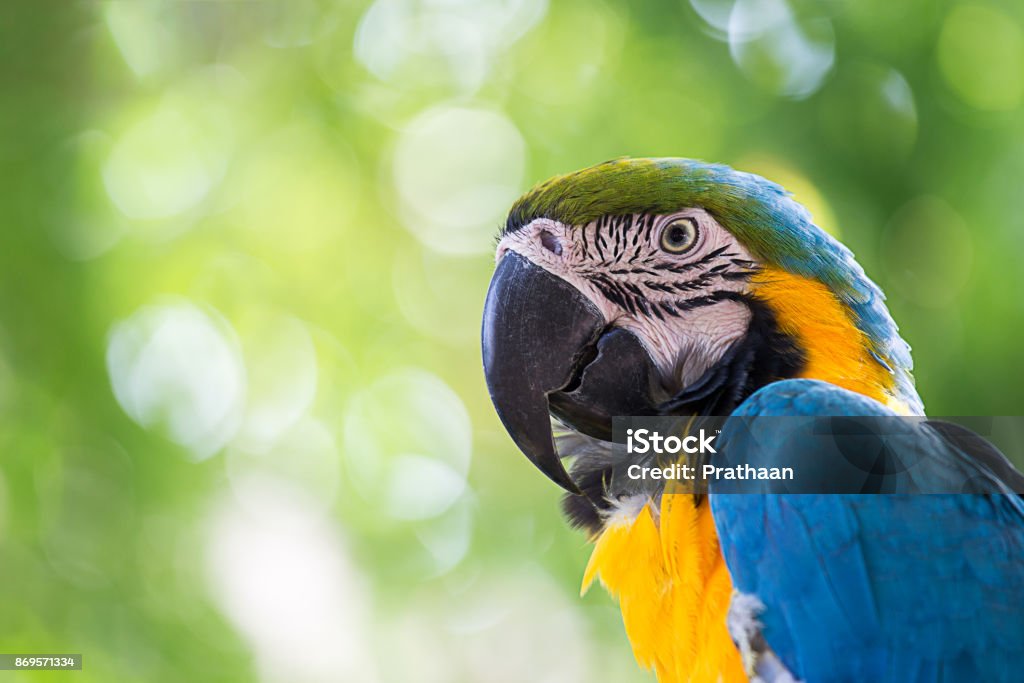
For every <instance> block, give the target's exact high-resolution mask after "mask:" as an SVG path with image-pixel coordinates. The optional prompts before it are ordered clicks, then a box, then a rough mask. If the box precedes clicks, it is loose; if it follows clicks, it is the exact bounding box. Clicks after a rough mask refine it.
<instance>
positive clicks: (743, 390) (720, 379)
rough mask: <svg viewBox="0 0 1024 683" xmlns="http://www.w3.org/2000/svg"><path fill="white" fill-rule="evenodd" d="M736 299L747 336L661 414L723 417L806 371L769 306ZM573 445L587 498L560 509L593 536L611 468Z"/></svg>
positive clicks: (571, 499) (570, 498)
mask: <svg viewBox="0 0 1024 683" xmlns="http://www.w3.org/2000/svg"><path fill="white" fill-rule="evenodd" d="M739 298H740V299H741V300H742V301H743V302H744V303H746V305H747V306H748V307H749V308H750V312H751V316H750V325H749V327H748V328H747V333H746V334H745V335H744V336H743V337H742V338H741V339H739V340H738V341H737V342H736V343H734V344H733V345H732V346H731V347H729V349H728V350H727V351H726V352H725V354H724V355H723V356H722V358H721V360H719V362H718V363H716V364H715V365H713V366H712V367H710V368H708V370H707V371H706V372H705V373H704V374H703V375H702V376H701V377H700V378H699V379H698V380H697V381H695V382H693V383H692V384H690V385H689V386H687V387H685V388H684V389H683V390H682V391H680V392H679V393H678V394H676V395H675V396H673V397H672V398H670V399H669V400H667V401H665V402H664V403H663V404H661V405H660V406H659V407H658V409H659V413H660V414H661V415H668V416H690V415H697V416H720V417H724V416H727V415H730V414H731V413H732V412H733V411H734V410H735V409H736V408H737V407H738V406H739V405H740V404H741V403H743V401H745V400H746V399H747V397H749V396H750V395H751V394H753V393H754V392H755V391H757V390H758V389H760V388H761V387H763V386H765V385H767V384H770V383H772V382H777V381H779V380H783V379H791V378H793V377H796V376H797V375H798V374H799V373H800V371H801V370H802V369H803V368H804V365H805V364H806V357H805V354H804V352H803V350H802V349H801V348H800V347H799V346H798V345H797V343H796V340H795V339H794V338H793V337H791V336H790V335H788V334H786V333H785V332H783V331H782V330H780V329H779V326H778V322H777V320H776V318H775V315H774V313H772V311H771V309H770V308H769V307H768V305H767V304H765V303H764V302H763V301H760V300H758V299H757V298H755V297H752V296H749V295H739ZM567 438H568V439H570V440H571V439H572V438H573V437H571V436H570V437H567ZM577 446H578V449H577V450H578V452H579V453H580V454H579V455H578V456H577V457H576V460H575V462H574V463H573V466H572V470H571V474H572V477H573V479H574V480H575V481H576V483H577V485H578V486H579V487H580V489H581V490H582V491H583V492H584V494H585V495H582V496H581V495H575V494H568V495H566V496H565V497H564V498H563V500H562V510H563V512H564V513H565V515H566V516H567V517H568V519H569V522H570V523H571V524H572V525H573V527H576V528H582V529H585V530H586V531H587V532H589V533H592V534H593V533H597V532H599V531H600V530H601V528H602V526H603V524H604V513H606V512H607V511H609V510H610V509H611V507H612V504H611V503H609V502H608V498H609V494H610V493H612V492H609V491H608V490H607V482H609V481H610V479H611V473H612V465H611V463H609V462H608V461H607V458H602V457H600V456H599V455H598V454H597V451H598V450H599V449H596V448H590V449H588V448H587V447H586V446H585V445H579V444H577ZM588 450H589V451H591V452H590V453H588Z"/></svg>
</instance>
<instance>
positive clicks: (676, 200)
mask: <svg viewBox="0 0 1024 683" xmlns="http://www.w3.org/2000/svg"><path fill="white" fill-rule="evenodd" d="M687 207H689V208H695V209H698V210H700V211H703V212H706V213H707V214H708V215H709V216H710V217H711V220H713V221H715V222H716V223H717V224H718V225H720V226H721V227H723V228H724V229H725V230H726V231H728V232H729V233H731V235H732V236H734V238H735V240H736V241H737V242H738V243H739V244H740V245H742V246H743V247H745V248H746V249H747V250H748V251H749V253H750V254H751V255H753V257H754V258H755V259H756V260H757V261H758V264H759V267H758V268H757V271H756V273H755V274H752V275H751V276H750V277H749V278H748V279H747V280H746V281H745V284H744V287H745V289H744V290H743V291H742V293H741V295H742V297H741V298H743V300H744V301H745V302H747V303H748V304H749V305H751V306H763V307H765V308H766V309H767V310H768V311H769V313H770V316H771V322H772V325H773V329H775V330H777V331H778V332H779V333H780V334H782V335H784V336H785V337H786V338H787V339H789V340H791V341H792V343H793V345H794V346H796V347H797V348H798V349H799V355H800V362H799V365H798V369H796V370H795V371H793V372H792V373H791V374H790V375H787V376H779V377H775V378H773V379H774V380H775V381H769V382H767V383H766V385H765V386H761V387H748V388H750V389H759V390H757V391H753V392H752V395H749V394H750V393H751V392H748V393H747V395H744V396H742V398H743V400H742V402H741V403H740V404H739V405H738V407H736V408H735V413H734V414H736V415H744V416H750V415H758V414H763V415H786V414H804V415H806V414H822V415H825V414H836V415H845V414H851V415H856V414H886V415H896V414H903V415H921V414H923V413H924V408H923V405H922V402H921V400H920V398H919V397H918V395H917V392H916V391H915V389H914V386H913V380H912V377H911V368H912V366H911V357H910V350H909V347H908V345H907V344H906V343H905V342H904V341H903V339H902V338H901V337H900V336H899V334H898V331H897V327H896V324H895V323H894V322H893V320H892V318H891V316H890V315H889V312H888V310H887V308H886V306H885V303H884V296H883V294H882V292H881V290H880V289H879V288H878V287H877V286H876V285H875V284H874V283H873V282H871V280H870V279H868V277H867V276H866V275H865V274H864V271H863V269H862V268H861V267H860V265H859V264H858V263H857V262H856V261H855V260H854V258H853V255H852V254H851V253H850V251H849V250H848V249H847V248H846V247H844V246H843V245H842V244H840V243H839V242H838V241H836V240H835V239H833V238H832V237H831V236H829V235H828V234H826V233H825V232H824V231H823V230H821V229H820V228H818V227H817V226H816V225H815V224H814V223H813V221H812V219H811V217H810V216H809V214H808V213H807V211H806V210H805V209H804V208H803V207H802V206H801V205H800V204H798V203H797V202H796V201H794V200H793V199H792V198H791V197H790V196H789V195H788V194H787V193H786V192H785V191H784V190H783V189H782V188H781V187H779V186H778V185H776V184H775V183H772V182H770V181H768V180H765V179H763V178H760V177H758V176H755V175H752V174H748V173H742V172H738V171H734V170H733V169H731V168H729V167H727V166H723V165H718V164H706V163H702V162H698V161H693V160H688V159H668V158H665V159H619V160H615V161H610V162H606V163H604V164H600V165H597V166H594V167H592V168H589V169H585V170H582V171H578V172H576V173H571V174H568V175H564V176H559V177H557V178H553V179H551V180H549V181H547V182H545V183H542V184H540V185H538V186H537V187H536V188H534V189H533V190H531V191H530V192H529V193H527V194H526V195H525V196H524V197H523V198H521V199H520V200H519V201H518V202H517V203H516V204H515V205H514V206H513V208H512V211H511V212H510V214H509V219H508V224H507V226H506V229H505V235H506V236H507V235H520V234H523V231H524V230H526V231H528V229H529V228H530V226H536V225H537V221H541V223H542V224H543V226H545V227H543V230H545V231H548V232H550V231H553V230H554V231H557V230H560V229H561V227H559V226H563V227H564V228H565V230H564V232H563V233H558V234H562V235H564V237H563V238H561V239H564V240H565V241H566V242H567V243H569V244H567V245H566V248H568V247H569V246H570V245H571V243H572V240H573V238H574V236H576V235H581V236H584V237H585V235H586V234H587V233H586V230H587V229H588V228H585V226H594V225H596V226H597V228H595V229H601V228H602V226H604V225H607V223H606V222H602V221H601V219H602V217H607V216H629V215H640V216H662V215H666V214H672V213H673V212H678V211H680V210H681V209H684V208H687ZM595 221H596V224H595ZM639 223H640V224H642V223H643V221H639ZM627 224H628V221H627ZM551 226H554V227H551ZM549 237H550V235H549ZM624 241H625V240H624ZM561 248H562V247H561V246H560V247H559V251H561ZM522 253H523V254H525V255H526V256H530V255H531V254H532V253H533V252H531V251H529V249H528V248H524V249H523V250H522ZM637 253H638V254H639V251H638V252H637ZM537 260H538V261H542V260H543V259H541V258H538V259H537ZM548 267H549V268H551V272H554V273H556V274H558V275H559V277H561V278H562V279H566V280H568V281H570V282H575V280H574V279H573V276H572V275H571V274H570V275H566V274H565V271H564V270H558V269H557V268H554V267H551V266H548ZM588 267H589V266H588ZM649 272H653V271H650V269H649ZM588 296H589V297H590V298H591V300H593V297H594V295H593V294H589V295H588ZM602 303H603V302H598V304H599V305H598V308H601V305H600V304H602ZM602 310H603V311H604V310H606V309H602ZM603 315H604V318H603V321H604V323H605V324H606V325H609V326H614V325H617V324H619V323H618V322H617V320H618V319H616V318H614V316H610V315H609V314H608V313H607V312H604V313H603ZM683 318H684V319H683V320H682V321H681V322H679V323H674V324H678V325H680V326H682V325H685V324H686V320H685V316H683ZM634 327H636V325H634ZM641 327H642V326H641ZM679 329H681V328H679ZM486 337H487V326H486V323H485V360H486V353H487V349H486V347H487V341H486ZM647 343H648V342H647V341H646V340H644V344H647ZM576 381H578V379H577V380H576ZM552 389H558V387H552ZM492 395H495V396H496V400H495V402H496V405H499V404H500V403H501V401H500V400H499V399H498V398H497V393H496V391H495V387H494V386H493V385H492ZM499 407H500V406H499ZM503 419H504V418H503ZM510 422H514V420H510V421H509V422H506V424H507V425H508V424H510ZM776 424H780V425H781V424H785V423H784V422H780V423H776ZM779 428H781V427H779ZM510 431H513V428H512V427H510ZM728 432H729V429H728V427H726V428H725V430H724V433H723V439H725V438H726V437H727V436H728ZM775 436H777V437H778V438H779V440H780V441H784V440H785V439H784V436H785V435H782V434H779V435H775ZM942 448H943V449H947V450H948V452H947V451H946V450H942V451H941V453H940V454H939V455H938V456H937V457H940V458H957V462H958V463H959V462H961V461H963V462H966V463H967V464H966V465H963V466H964V467H965V468H967V469H966V470H965V472H967V474H972V473H973V474H977V473H978V472H983V471H984V470H985V468H984V466H983V465H979V464H976V463H973V462H972V461H971V459H970V457H969V454H964V453H963V452H960V451H958V450H957V448H956V447H955V446H954V445H952V444H948V443H947V444H945V445H943V446H942ZM940 450H941V449H940ZM958 466H959V465H958ZM971 468H976V469H977V472H975V471H974V470H972V469H971ZM983 474H984V472H983ZM985 476H991V473H987V474H985ZM611 510H612V512H610V513H609V512H606V514H605V515H604V516H603V517H602V524H601V525H600V527H599V528H596V529H594V530H592V532H593V542H594V551H593V554H592V557H591V560H590V563H589V565H588V567H587V569H586V572H585V576H584V590H586V589H587V588H588V587H589V585H590V584H591V583H592V581H594V580H595V579H597V580H600V582H601V583H602V584H603V585H604V586H605V587H606V588H607V589H608V590H609V592H610V593H611V594H612V595H613V596H614V597H615V598H616V599H617V600H618V601H619V604H620V606H621V609H622V614H623V619H624V622H625V625H626V630H627V633H628V634H629V637H630V640H631V642H632V644H633V649H634V653H635V655H636V657H637V659H638V661H639V662H640V663H641V664H642V665H644V666H645V667H649V668H653V669H654V670H655V671H656V672H657V674H658V678H659V680H660V681H662V682H663V683H670V682H676V681H718V680H725V681H732V680H741V679H742V678H744V669H745V668H746V669H748V670H749V669H750V668H751V665H752V663H751V662H750V661H746V662H744V660H743V658H742V657H741V655H740V653H739V652H738V650H737V648H736V647H735V646H734V643H733V637H732V636H731V635H730V633H729V631H728V630H727V628H726V619H727V616H728V615H727V613H728V610H729V603H730V599H731V597H732V595H733V592H734V589H737V590H739V591H740V592H742V593H744V594H749V595H751V596H754V597H755V598H756V600H759V601H760V603H762V604H763V608H764V609H763V613H761V614H760V616H759V618H760V619H761V621H762V622H763V625H764V634H763V635H764V637H765V638H766V639H767V641H768V645H769V648H770V650H771V651H772V652H773V653H774V655H776V656H777V657H778V658H779V660H781V663H782V664H783V665H784V666H785V668H786V669H788V671H789V672H791V673H792V675H793V676H795V677H797V678H799V679H802V680H806V681H833V680H834V681H873V680H892V681H922V683H923V682H924V681H950V680H952V681H961V680H964V681H966V680H988V681H1010V680H1020V679H1022V678H1024V675H1019V674H1018V673H1017V668H1018V665H1017V663H1016V662H1017V659H1018V658H1019V656H1020V655H1021V654H1024V616H1021V615H1019V614H1018V613H1017V612H1016V610H1013V609H1008V608H1007V605H1008V604H1009V605H1013V606H1024V566H1022V565H1021V562H1022V561H1024V507H1022V505H1021V503H1020V501H1019V500H1018V499H1017V498H1016V497H1011V496H995V497H983V496H978V495H965V496H916V497H907V498H897V497H891V496H874V497H867V496H866V497H856V496H855V497H840V496H824V495H815V496H767V497H764V496H750V495H747V496H743V495H716V493H715V491H714V490H712V492H711V495H710V505H709V504H707V501H702V500H700V499H699V498H695V497H694V496H692V495H690V494H687V493H676V492H673V490H672V489H671V488H668V489H665V490H664V491H662V492H660V493H659V495H652V496H650V497H649V499H641V500H640V503H639V504H637V505H634V506H633V507H632V508H628V507H625V508H624V507H615V506H612V507H611ZM999 591H1002V593H1001V594H1000V593H999ZM745 665H746V666H745Z"/></svg>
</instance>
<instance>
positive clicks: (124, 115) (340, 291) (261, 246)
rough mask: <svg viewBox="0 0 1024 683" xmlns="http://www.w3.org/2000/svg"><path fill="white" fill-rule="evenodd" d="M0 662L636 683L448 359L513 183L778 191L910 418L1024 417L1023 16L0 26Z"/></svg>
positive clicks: (329, 8) (57, 11)
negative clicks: (887, 325)
mask: <svg viewBox="0 0 1024 683" xmlns="http://www.w3.org/2000/svg"><path fill="white" fill-rule="evenodd" d="M0 26H2V28H0V30H2V34H0V74H2V81H0V92H2V101H0V130H2V132H3V141H2V144H0V179H2V181H3V185H2V189H0V215H2V217H3V223H4V224H3V227H2V230H0V278H2V287H0V410H2V415H3V419H2V422H0V652H9V653H16V652H47V651H49V652H81V653H84V655H85V670H84V671H82V672H80V673H75V674H69V673H54V674H34V675H30V674H20V675H15V674H12V673H2V674H0V677H2V678H3V680H36V679H38V680H65V679H73V680H76V681H83V682H84V681H103V682H108V681H122V680H144V681H182V680H189V681H224V680H253V679H258V680H262V681H282V682H299V683H301V682H304V681H356V682H360V683H361V682H364V681H365V682H368V683H373V682H376V681H382V682H383V681H395V682H404V681H423V682H427V683H433V682H438V683H447V682H449V681H453V682H461V681H466V682H483V683H490V682H494V683H506V682H507V683H521V682H523V681H544V682H546V681H551V682H554V681H559V682H561V681H566V682H569V683H572V682H575V681H580V682H582V681H647V680H650V679H649V677H648V676H646V675H645V674H642V673H640V672H638V671H637V670H636V668H635V666H634V664H633V662H632V659H631V656H630V654H629V651H628V646H627V644H626V642H625V638H624V636H623V634H622V629H621V626H620V623H619V617H618V614H617V611H616V609H615V607H614V606H613V605H612V604H611V602H610V600H609V599H608V598H607V597H606V596H605V595H604V594H603V593H602V592H601V591H600V590H595V591H592V592H591V594H589V595H588V596H587V597H586V598H584V599H582V600H580V599H579V598H578V597H577V595H576V594H577V591H578V587H579V579H580V576H581V574H582V569H583V566H584V564H585V562H586V558H587V555H588V550H587V546H586V543H585V541H584V538H583V537H582V536H581V535H580V534H578V533H574V532H572V531H570V530H568V529H567V528H566V525H565V524H564V522H563V521H562V520H561V519H560V516H559V514H558V512H557V509H556V505H557V498H558V494H557V491H556V489H555V487H554V486H552V485H550V484H549V483H548V482H546V481H545V480H544V479H543V478H542V477H541V476H540V475H539V474H537V473H536V472H535V471H534V470H533V469H532V468H531V467H530V466H529V464H528V463H527V461H526V460H525V459H524V458H522V457H521V456H519V455H518V453H517V452H515V450H514V448H513V447H512V446H511V445H510V443H509V441H508V439H507V437H506V436H505V435H504V433H503V431H502V430H501V427H500V425H499V423H498V422H497V420H496V418H495V416H494V414H493V412H492V409H491V407H490V404H489V401H488V399H487V395H486V392H485V389H484V385H483V379H482V376H481V369H480V362H479V356H478V329H479V315H480V310H481V306H482V301H483V296H484V292H485V289H486V286H487V282H488V278H489V273H490V271H491V268H492V261H491V253H492V250H493V246H494V235H495V234H496V232H497V229H498V226H499V225H500V223H501V220H502V217H503V213H504V212H505V211H506V210H507V209H508V207H509V205H510V204H511V202H512V201H513V199H514V198H515V197H516V196H517V195H518V194H519V193H520V192H522V191H523V190H525V189H526V188H527V187H528V186H529V185H531V184H532V183H534V182H536V181H538V180H541V179H543V178H545V177H547V176H549V175H552V174H555V173H561V172H566V171H569V170H573V169H576V168H579V167H582V166H585V165H589V164H592V163H595V162H599V161H602V160H605V159H608V158H611V157H615V156H620V155H626V154H629V155H673V156H691V157H699V158H703V159H708V160H715V161H723V162H727V163H731V164H733V165H736V166H738V167H740V168H742V169H744V170H751V171H756V172H760V173H762V174H764V175H767V176H769V177H771V178H773V179H775V180H778V181H780V182H782V183H783V184H785V185H786V186H787V187H789V188H790V189H791V190H793V191H794V192H795V194H796V195H797V197H798V199H800V200H802V201H804V202H805V203H806V204H807V205H808V206H809V207H810V208H811V210H812V212H813V213H814V215H815V216H816V218H817V219H818V221H819V223H820V224H821V225H823V227H825V228H827V229H828V230H830V231H832V232H833V233H835V234H837V235H839V236H840V237H841V238H842V239H843V240H844V241H845V242H846V243H847V244H848V245H850V246H851V247H852V248H853V249H854V251H855V252H856V253H857V254H858V256H859V258H860V260H861V262H862V263H863V264H864V266H865V268H866V269H867V271H868V273H869V274H870V275H872V276H873V277H874V278H875V279H876V280H877V281H878V282H879V283H880V284H881V285H882V286H883V287H884V288H885V289H886V291H887V293H888V294H889V299H890V302H891V305H892V310H893V313H894V315H895V317H896V319H897V320H898V321H899V323H900V324H901V326H902V329H903V331H904V333H905V335H906V337H907V339H908V340H909V341H910V343H911V344H912V345H913V347H914V349H915V359H916V361H917V365H918V370H917V373H916V374H917V377H918V383H919V387H920V389H921V392H922V395H923V396H924V399H925V402H926V404H927V406H928V408H929V411H930V412H931V413H932V414H936V415H942V414H986V413H988V414H1019V413H1021V412H1022V406H1024V385H1022V382H1021V380H1022V371H1021V367H1022V366H1021V362H1020V346H1021V341H1020V339H1019V336H1020V334H1021V331H1022V330H1024V306H1022V303H1021V301H1022V299H1024V269H1022V268H1021V265H1020V264H1021V256H1020V253H1021V248H1022V245H1024V192H1022V187H1021V185H1022V180H1024V115H1022V99H1024V10H1022V7H1021V4H1020V3H1019V2H1018V1H1016V0H1004V1H1002V2H1000V1H998V0H990V1H987V2H984V1H978V2H962V3H960V2H933V1H930V0H929V1H926V0H909V1H899V2H894V1H893V0H857V1H856V2H853V1H850V2H831V3H810V2H800V1H796V0H794V1H791V2H788V3H787V0H690V2H689V3H687V2H686V1H684V0H677V1H676V2H642V3H641V2H634V3H626V2H620V3H602V2H596V1H594V0H566V1H562V0H557V1H555V0H477V1H471V0H376V2H373V3H372V4H371V3H369V2H366V1H364V0H351V1H346V0H342V1H339V2H327V1H315V0H292V1H290V2H287V3H286V2H280V3H276V2H259V3H257V2H226V3H217V2H168V3H152V2H145V1H144V0H131V1H125V2H109V3H93V2H66V3H50V4H46V3H38V2H31V1H28V0H6V1H5V2H4V3H3V5H2V7H0Z"/></svg>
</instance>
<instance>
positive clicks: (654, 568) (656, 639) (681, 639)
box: [583, 493, 746, 683]
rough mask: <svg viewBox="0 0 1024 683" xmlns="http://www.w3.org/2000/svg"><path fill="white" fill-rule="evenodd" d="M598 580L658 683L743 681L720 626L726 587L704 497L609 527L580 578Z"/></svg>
mask: <svg viewBox="0 0 1024 683" xmlns="http://www.w3.org/2000/svg"><path fill="white" fill-rule="evenodd" d="M595 578H598V579H599V580H600V581H601V584H602V585H603V586H604V587H605V588H606V589H607V590H608V592H609V593H610V594H611V595H612V597H614V598H615V599H617V600H618V601H619V607H620V609H621V610H622V620H623V622H624V624H625V627H626V633H627V634H628V635H629V640H630V643H631V644H632V646H633V654H634V655H635V656H636V659H637V661H638V662H639V663H640V665H641V666H643V667H644V668H647V669H654V671H655V672H656V673H657V674H658V680H659V681H660V682H661V683H677V682H683V681H692V682H694V683H696V682H698V681H708V682H716V681H719V680H722V681H730V682H731V681H744V680H746V676H745V675H744V673H743V664H742V662H741V661H740V656H739V653H738V652H737V650H736V647H735V646H734V645H733V643H732V640H731V638H730V637H729V632H728V630H727V629H726V626H725V617H726V612H727V611H728V609H729V600H730V599H731V597H732V582H731V581H730V579H729V572H728V570H727V569H726V567H725V560H723V559H722V553H721V551H720V550H719V547H718V537H717V535H716V534H715V526H714V522H713V521H712V519H711V511H710V509H709V506H708V503H707V499H705V500H704V502H703V503H702V504H700V505H694V497H693V496H692V495H689V494H683V493H680V494H665V495H663V496H662V497H661V504H660V506H659V507H657V508H656V507H655V504H654V503H648V504H646V505H644V507H643V508H642V509H641V510H640V512H639V514H638V515H637V516H636V517H635V518H634V519H625V518H624V519H622V520H618V521H615V520H613V521H610V522H609V523H608V526H606V528H605V530H604V531H603V532H602V533H601V535H600V536H599V537H598V538H597V540H596V541H595V543H594V552H593V554H592V555H591V557H590V562H589V564H588V565H587V570H586V573H585V574H584V577H583V591H584V592H585V591H586V590H587V589H588V588H589V587H590V585H591V584H592V583H593V581H594V579H595Z"/></svg>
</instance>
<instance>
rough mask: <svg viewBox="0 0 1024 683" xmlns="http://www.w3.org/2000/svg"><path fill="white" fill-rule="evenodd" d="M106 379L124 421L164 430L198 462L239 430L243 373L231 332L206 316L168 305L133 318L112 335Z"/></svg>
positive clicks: (181, 303) (179, 303) (185, 305)
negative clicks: (107, 376) (124, 418)
mask: <svg viewBox="0 0 1024 683" xmlns="http://www.w3.org/2000/svg"><path fill="white" fill-rule="evenodd" d="M107 372H108V373H109V375H110V382H111V384H112V386H113V389H114V396H115V397H116V398H117V402H118V403H119V404H120V405H121V408H122V409H123V410H124V411H125V412H126V413H127V414H128V416H129V417H131V418H132V419H133V420H135V421H136V422H137V423H139V424H140V425H141V426H143V427H146V428H156V427H159V428H162V429H163V430H164V431H165V432H166V433H167V435H168V436H169V437H170V438H171V439H172V440H173V441H175V442H177V443H179V444H181V445H182V446H185V447H187V448H188V449H190V450H191V451H192V455H193V456H194V457H195V458H197V459H202V458H206V457H209V456H210V455H213V454H214V453H216V452H217V451H218V450H220V448H221V447H223V446H224V444H226V443H227V442H228V440H229V439H230V438H231V437H232V436H233V435H234V433H235V431H236V430H237V428H238V425H239V423H240V420H241V414H242V408H243V404H244V401H245V387H246V376H245V367H244V365H243V363H242V358H241V353H240V351H239V348H238V343H237V340H236V337H235V334H234V332H233V330H232V329H231V327H230V326H229V325H228V323H227V322H226V321H225V320H224V319H223V318H221V317H220V316H219V315H217V314H216V312H214V311H213V310H211V309H203V308H199V307H198V306H196V305H194V304H192V303H190V302H188V301H185V300H172V301H168V302H164V303H160V304H154V305H151V306H146V307H143V308H142V309H140V310H138V311H137V312H135V313H134V314H132V316H131V317H129V318H128V319H126V320H124V321H122V322H120V323H118V324H117V325H115V326H114V328H113V330H112V331H111V333H110V339H109V342H108V345H107Z"/></svg>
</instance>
